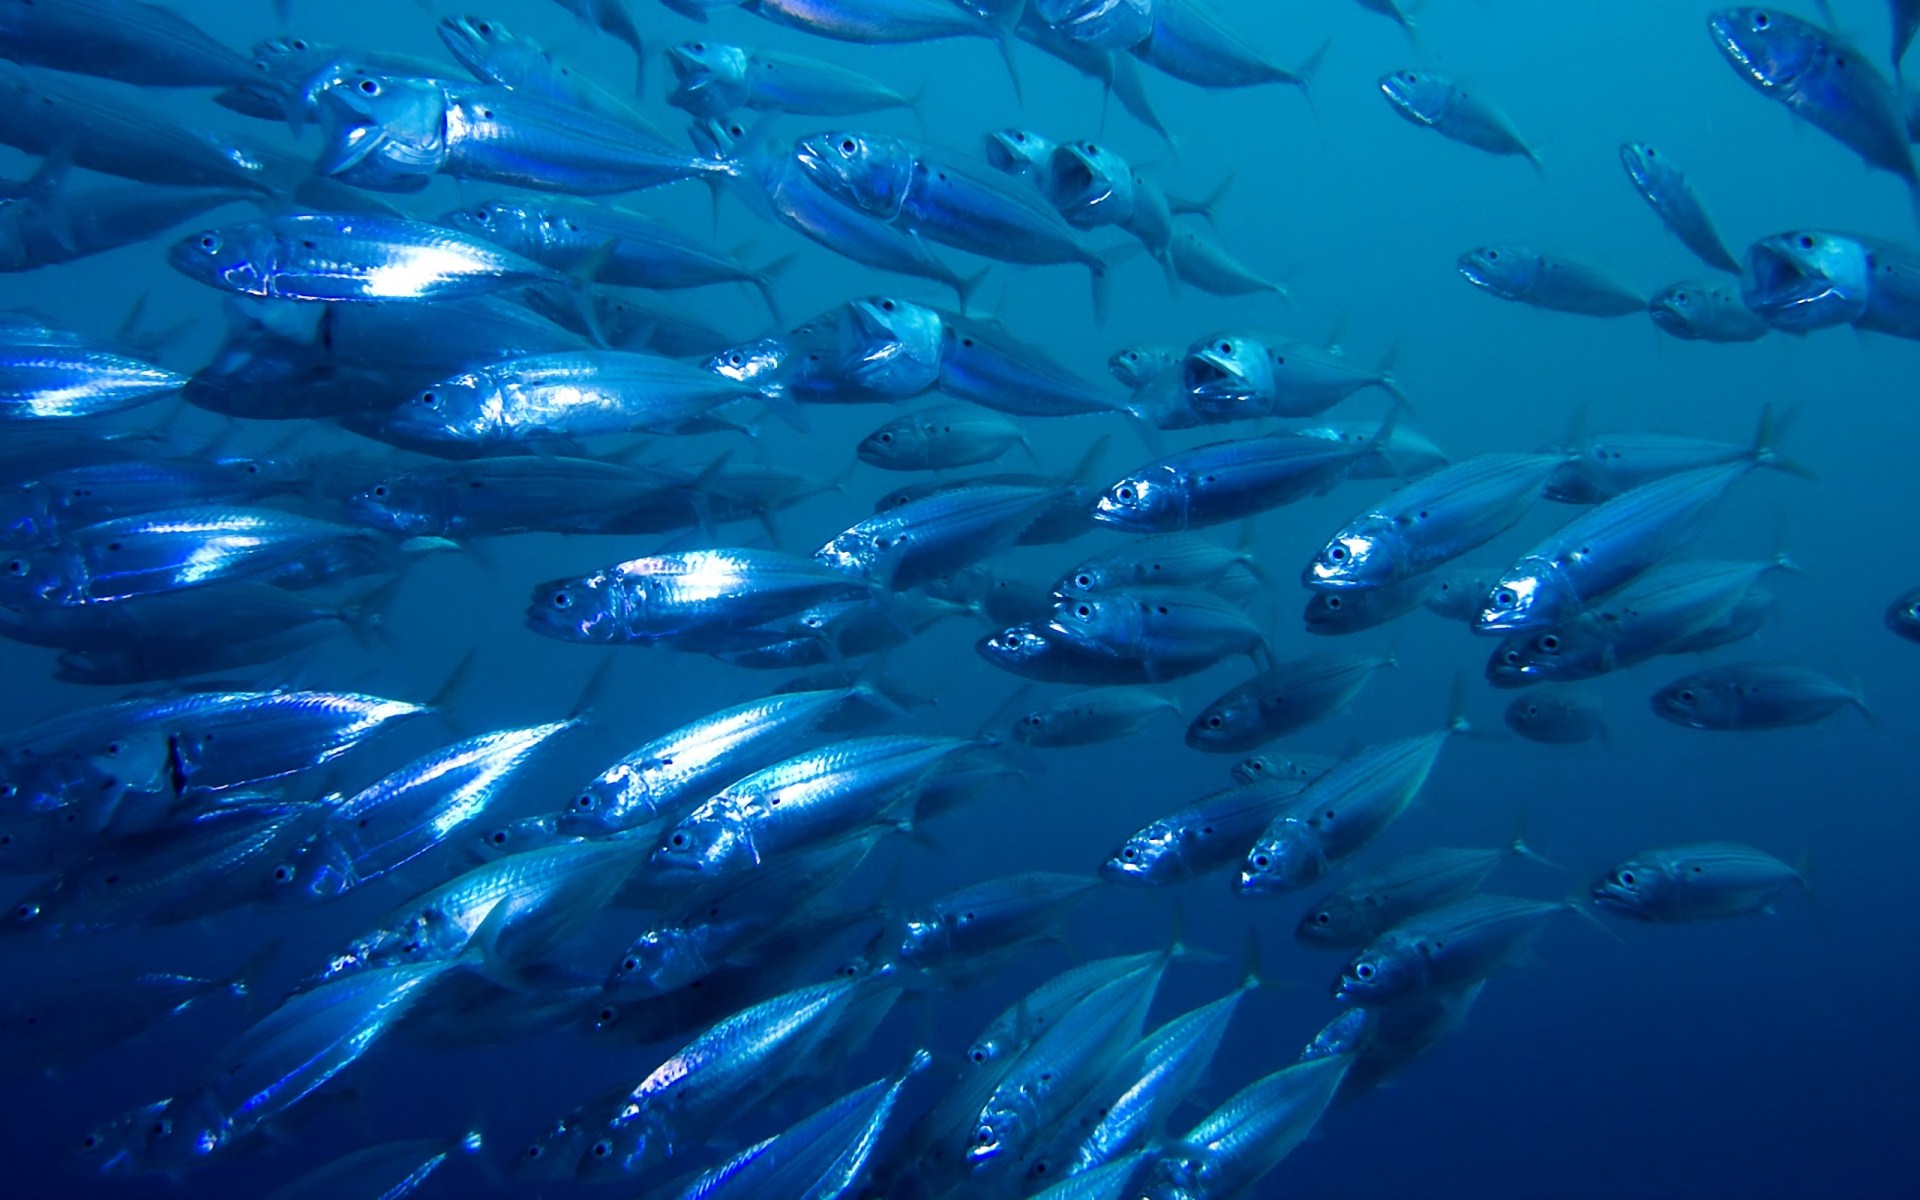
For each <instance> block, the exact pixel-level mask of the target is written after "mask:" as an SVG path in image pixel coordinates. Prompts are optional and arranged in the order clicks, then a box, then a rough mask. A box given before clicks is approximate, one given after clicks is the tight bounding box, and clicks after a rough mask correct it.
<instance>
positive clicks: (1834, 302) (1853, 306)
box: [1740, 234, 1866, 330]
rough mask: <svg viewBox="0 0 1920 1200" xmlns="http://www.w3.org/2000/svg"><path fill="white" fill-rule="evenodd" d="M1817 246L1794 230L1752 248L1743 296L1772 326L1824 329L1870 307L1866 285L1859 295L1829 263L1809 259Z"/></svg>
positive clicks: (1741, 282) (1809, 237) (1846, 320)
mask: <svg viewBox="0 0 1920 1200" xmlns="http://www.w3.org/2000/svg"><path fill="white" fill-rule="evenodd" d="M1818 244H1819V243H1818V242H1816V241H1815V239H1814V238H1813V237H1812V236H1811V235H1809V234H1795V235H1792V236H1790V237H1789V238H1786V239H1776V238H1769V239H1767V240H1765V241H1762V242H1758V243H1756V244H1755V245H1754V246H1753V247H1752V248H1751V249H1749V250H1748V251H1747V262H1746V270H1745V271H1744V272H1743V273H1742V276H1741V281H1740V287H1741V295H1742V298H1743V299H1744V300H1745V301H1746V303H1747V306H1748V307H1749V308H1751V309H1752V310H1753V311H1754V312H1756V313H1759V314H1760V315H1761V316H1762V317H1763V318H1765V319H1766V321H1767V323H1768V324H1770V325H1775V326H1778V327H1780V328H1784V329H1796V330H1808V329H1823V328H1826V327H1828V326H1831V325H1844V324H1846V323H1848V322H1849V321H1852V320H1854V319H1855V318H1857V317H1859V316H1860V314H1861V313H1862V312H1864V311H1865V309H1866V298H1865V293H1864V287H1863V288H1862V289H1861V292H1860V294H1859V295H1856V294H1854V293H1853V292H1851V291H1849V290H1848V288H1847V287H1846V286H1845V281H1844V280H1840V279H1836V278H1834V275H1833V273H1832V271H1831V270H1830V269H1829V265H1828V264H1827V263H1825V262H1823V261H1820V260H1816V259H1813V258H1810V257H1808V255H1810V254H1812V253H1813V251H1814V250H1815V249H1816V248H1817V247H1818ZM1803 252H1804V253H1803ZM1863 282H1864V281H1863Z"/></svg>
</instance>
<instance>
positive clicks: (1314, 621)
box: [1301, 591, 1368, 634]
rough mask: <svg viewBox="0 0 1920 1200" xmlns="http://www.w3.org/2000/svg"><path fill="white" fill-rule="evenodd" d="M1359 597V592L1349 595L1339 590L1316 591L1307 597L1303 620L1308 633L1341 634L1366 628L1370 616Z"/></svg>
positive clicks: (1302, 613)
mask: <svg viewBox="0 0 1920 1200" xmlns="http://www.w3.org/2000/svg"><path fill="white" fill-rule="evenodd" d="M1358 599H1359V594H1358V593H1356V594H1355V595H1354V596H1353V597H1347V596H1342V595H1341V594H1340V593H1339V592H1324V591H1323V592H1314V593H1313V594H1312V595H1311V596H1309V597H1307V606H1306V608H1305V609H1304V610H1302V612H1301V620H1302V621H1303V622H1304V623H1305V625H1306V627H1307V632H1308V633H1321V634H1340V633H1346V632H1348V631H1350V630H1352V631H1357V630H1360V629H1364V628H1366V622H1367V620H1368V618H1367V615H1366V613H1365V612H1364V610H1363V609H1362V607H1361V605H1360V604H1359V603H1358Z"/></svg>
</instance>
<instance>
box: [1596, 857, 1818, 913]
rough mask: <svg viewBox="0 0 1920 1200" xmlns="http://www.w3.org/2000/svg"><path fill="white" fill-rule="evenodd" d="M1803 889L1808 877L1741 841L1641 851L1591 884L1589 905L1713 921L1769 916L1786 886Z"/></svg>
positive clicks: (1627, 911) (1616, 910)
mask: <svg viewBox="0 0 1920 1200" xmlns="http://www.w3.org/2000/svg"><path fill="white" fill-rule="evenodd" d="M1795 886H1797V887H1799V888H1800V889H1801V890H1802V891H1807V893H1808V895H1812V892H1811V890H1809V889H1808V888H1807V879H1806V876H1805V875H1803V874H1802V873H1801V872H1799V871H1797V870H1795V869H1794V868H1792V867H1790V866H1788V865H1787V864H1786V863H1783V862H1781V861H1780V860H1779V859H1777V858H1775V857H1773V856H1772V855H1771V854H1768V853H1766V852H1764V851H1761V850H1755V849H1754V848H1753V847H1752V846H1744V845H1741V844H1740V843H1739V842H1694V843H1691V844H1688V845H1684V846H1662V847H1659V848H1658V849H1654V850H1647V851H1643V852H1642V853H1640V854H1636V855H1634V856H1633V857H1632V858H1630V859H1628V860H1627V861H1625V862H1623V863H1621V864H1619V865H1618V866H1616V867H1614V868H1612V869H1611V870H1609V871H1608V872H1607V873H1606V874H1605V875H1603V876H1601V877H1600V879H1599V881H1598V882H1596V883H1595V884H1594V885H1593V902H1594V903H1595V904H1597V905H1599V906H1600V907H1601V908H1603V909H1605V910H1606V911H1608V912H1614V913H1619V914H1620V915H1621V916H1626V917H1632V918H1634V919H1635V920H1638V921H1647V922H1652V923H1659V924H1666V923H1671V922H1679V921H1716V920H1724V919H1726V918H1728V917H1744V916H1749V915H1751V914H1753V913H1758V912H1772V911H1773V904H1774V901H1775V900H1776V899H1777V898H1778V897H1779V895H1780V893H1781V892H1783V891H1785V890H1786V889H1787V888H1788V887H1795Z"/></svg>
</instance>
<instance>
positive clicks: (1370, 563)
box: [1301, 454, 1565, 591]
mask: <svg viewBox="0 0 1920 1200" xmlns="http://www.w3.org/2000/svg"><path fill="white" fill-rule="evenodd" d="M1563 461H1565V460H1564V458H1563V456H1561V455H1557V454H1481V455H1475V456H1474V457H1472V458H1468V459H1463V460H1461V461H1460V462H1458V463H1455V464H1453V465H1452V466H1450V467H1443V468H1441V469H1440V470H1438V471H1435V472H1433V473H1432V474H1430V475H1426V476H1423V477H1421V478H1420V479H1416V480H1414V481H1413V482H1412V483H1409V484H1407V485H1406V486H1405V487H1402V488H1401V489H1400V490H1398V491H1396V492H1394V493H1392V494H1391V495H1389V496H1387V498H1386V499H1385V500H1383V501H1382V502H1380V503H1379V504H1378V505H1376V506H1374V507H1373V508H1371V509H1369V510H1368V511H1366V512H1363V513H1361V514H1360V515H1359V516H1357V517H1355V518H1353V520H1351V521H1349V522H1347V524H1346V525H1345V526H1343V527H1342V528H1341V530H1340V532H1339V533H1337V534H1335V535H1334V536H1333V538H1332V539H1331V540H1330V541H1328V542H1327V543H1326V545H1325V546H1324V547H1322V548H1321V550H1320V552H1319V553H1318V554H1316V555H1315V556H1314V558H1313V561H1312V562H1311V563H1309V564H1308V565H1307V567H1306V568H1305V570H1304V571H1302V572H1301V582H1302V583H1304V584H1305V585H1306V586H1307V587H1308V588H1312V589H1319V590H1326V591H1337V590H1340V589H1342V588H1365V587H1376V588H1377V587H1386V586H1387V585H1389V584H1393V583H1398V582H1400V581H1401V580H1405V579H1411V578H1413V577H1415V576H1417V575H1424V574H1426V573H1427V572H1428V571H1431V570H1433V569H1434V568H1436V567H1439V566H1442V565H1444V564H1445V563H1447V562H1450V561H1452V560H1453V559H1455V558H1458V557H1460V556H1461V555H1463V554H1466V553H1468V552H1469V551H1472V550H1476V549H1478V548H1479V547H1481V546H1483V545H1485V544H1486V543H1488V542H1490V541H1492V540H1493V539H1494V538H1496V537H1498V536H1499V535H1501V534H1502V533H1505V532H1506V531H1507V530H1508V529H1511V528H1512V527H1513V526H1514V525H1516V524H1518V523H1519V521H1520V518H1522V517H1524V516H1525V515H1526V514H1527V510H1528V509H1530V508H1532V507H1533V502H1534V500H1535V499H1536V498H1537V497H1538V496H1539V494H1540V490H1541V488H1543V487H1545V486H1546V483H1547V481H1548V480H1549V479H1551V478H1552V477H1553V474H1554V473H1555V472H1556V471H1558V470H1559V469H1560V465H1561V463H1562V462H1563Z"/></svg>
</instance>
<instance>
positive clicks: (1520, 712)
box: [1503, 692, 1608, 746]
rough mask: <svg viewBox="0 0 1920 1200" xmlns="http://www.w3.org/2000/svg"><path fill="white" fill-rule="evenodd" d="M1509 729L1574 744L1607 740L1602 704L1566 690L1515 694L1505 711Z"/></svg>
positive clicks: (1556, 742)
mask: <svg viewBox="0 0 1920 1200" xmlns="http://www.w3.org/2000/svg"><path fill="white" fill-rule="evenodd" d="M1503 719H1504V720H1505V721H1506V723H1507V728H1508V729H1511V730H1513V731H1514V732H1515V733H1517V734H1519V735H1520V736H1521V737H1523V738H1526V739H1527V740H1528V741H1530V742H1542V743H1545V744H1546V745H1549V746H1571V745H1577V744H1578V743H1580V742H1591V741H1593V740H1594V739H1596V738H1598V739H1599V740H1600V741H1603V742H1604V741H1606V740H1608V739H1607V724H1606V721H1605V720H1603V719H1602V717H1601V712H1600V706H1599V705H1598V704H1595V703H1594V702H1593V701H1591V700H1588V699H1586V698H1584V697H1579V696H1569V695H1566V694H1564V693H1548V692H1529V693H1527V694H1526V695H1524V696H1516V697H1514V699H1513V702H1512V703H1510V704H1508V705H1507V710H1506V712H1505V713H1504V714H1503Z"/></svg>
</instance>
